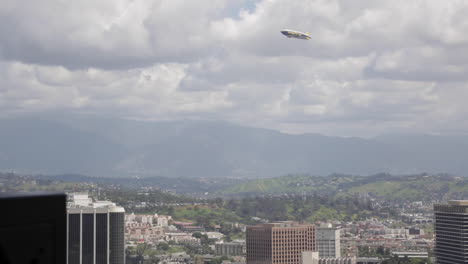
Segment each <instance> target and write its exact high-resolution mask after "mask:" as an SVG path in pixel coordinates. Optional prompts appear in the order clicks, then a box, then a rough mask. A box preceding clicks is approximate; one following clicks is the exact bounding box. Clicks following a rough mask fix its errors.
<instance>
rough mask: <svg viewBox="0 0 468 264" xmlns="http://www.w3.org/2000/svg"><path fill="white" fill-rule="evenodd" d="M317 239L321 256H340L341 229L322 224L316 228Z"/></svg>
mask: <svg viewBox="0 0 468 264" xmlns="http://www.w3.org/2000/svg"><path fill="white" fill-rule="evenodd" d="M315 240H316V245H317V250H318V252H319V257H320V258H321V259H322V258H340V257H341V247H340V230H339V229H337V228H333V227H332V226H331V225H328V226H322V227H318V228H316V229H315Z"/></svg>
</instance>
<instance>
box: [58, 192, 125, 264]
mask: <svg viewBox="0 0 468 264" xmlns="http://www.w3.org/2000/svg"><path fill="white" fill-rule="evenodd" d="M89 201H90V200H89V199H87V198H86V199H82V200H81V201H79V202H77V203H75V202H72V203H70V205H69V207H68V210H67V224H68V239H67V243H68V244H67V264H124V260H125V251H124V217H125V211H124V209H123V208H122V207H119V206H115V204H114V203H111V202H97V203H88V202H89Z"/></svg>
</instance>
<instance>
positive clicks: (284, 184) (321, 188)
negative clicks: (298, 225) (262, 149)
mask: <svg viewBox="0 0 468 264" xmlns="http://www.w3.org/2000/svg"><path fill="white" fill-rule="evenodd" d="M218 193H219V194H223V195H227V196H229V195H231V196H235V195H246V194H250V195H259V194H264V195H286V194H310V193H317V194H331V195H337V196H342V195H346V194H364V195H369V196H371V197H376V198H385V199H389V200H428V199H429V200H440V199H464V198H465V199H466V198H467V197H468V179H465V178H460V177H455V176H449V175H426V174H421V175H409V176H408V175H407V176H393V175H388V174H377V175H372V176H346V175H332V176H329V177H317V176H308V175H287V176H282V177H277V178H270V179H258V180H252V181H248V182H245V183H241V184H238V185H234V186H230V187H228V188H225V189H223V190H220V191H219V192H218Z"/></svg>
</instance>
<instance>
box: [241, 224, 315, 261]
mask: <svg viewBox="0 0 468 264" xmlns="http://www.w3.org/2000/svg"><path fill="white" fill-rule="evenodd" d="M246 238H247V264H299V263H301V260H302V253H303V252H309V251H315V249H316V246H315V227H314V225H310V224H298V223H296V222H289V221H285V222H279V223H271V224H263V225H258V226H249V227H247V234H246Z"/></svg>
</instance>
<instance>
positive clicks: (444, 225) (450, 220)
mask: <svg viewBox="0 0 468 264" xmlns="http://www.w3.org/2000/svg"><path fill="white" fill-rule="evenodd" d="M434 217H435V224H434V231H435V257H436V263H437V264H462V263H467V264H468V201H467V200H454V201H449V202H448V204H434Z"/></svg>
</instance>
